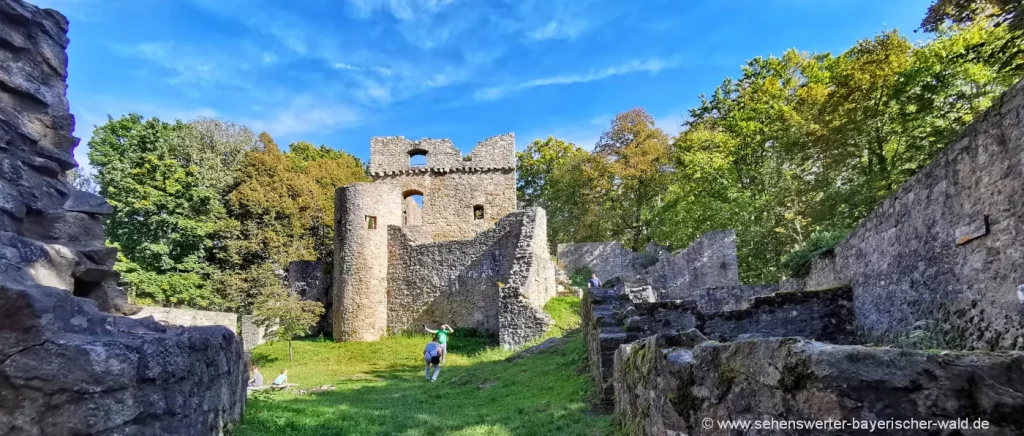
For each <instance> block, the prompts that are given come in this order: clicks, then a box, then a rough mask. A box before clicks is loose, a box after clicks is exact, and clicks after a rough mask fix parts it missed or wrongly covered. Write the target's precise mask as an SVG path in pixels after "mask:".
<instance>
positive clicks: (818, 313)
mask: <svg viewBox="0 0 1024 436" xmlns="http://www.w3.org/2000/svg"><path fill="white" fill-rule="evenodd" d="M766 288H767V287H766ZM627 291H628V288H623V287H621V286H620V287H619V288H618V289H597V290H594V289H590V290H588V291H587V293H586V294H585V297H584V302H583V304H582V305H581V309H580V312H581V320H580V323H581V328H582V329H583V331H584V335H585V337H586V341H587V349H588V351H587V353H588V358H589V363H590V372H591V374H592V377H593V378H594V380H595V381H596V383H597V384H598V386H599V387H600V389H599V398H600V399H602V400H603V401H609V400H610V399H611V389H612V386H611V376H612V368H613V366H612V365H613V362H614V356H615V350H617V349H618V348H619V346H621V345H623V344H628V343H630V342H633V341H636V340H639V339H641V338H645V337H648V336H653V335H658V334H672V333H677V332H680V331H685V330H689V329H696V330H697V331H699V332H701V333H702V334H704V335H706V336H707V337H708V338H710V339H712V340H716V341H723V342H727V341H735V340H740V339H747V338H754V337H790V336H799V337H804V338H808V339H814V340H819V341H825V342H830V343H835V344H852V343H854V342H855V340H856V333H857V328H856V320H855V316H854V313H853V295H852V291H851V290H850V288H849V287H841V288H836V289H830V290H821V291H808V292H777V293H775V294H771V295H767V296H759V297H754V298H749V299H744V300H742V301H744V302H743V303H740V302H731V303H728V304H724V305H721V306H718V307H721V308H736V309H735V310H711V311H704V310H702V308H701V305H702V303H699V302H698V301H694V300H670V301H657V302H637V303H634V302H632V301H631V299H630V295H629V293H628V292H627ZM705 307H706V306H705Z"/></svg>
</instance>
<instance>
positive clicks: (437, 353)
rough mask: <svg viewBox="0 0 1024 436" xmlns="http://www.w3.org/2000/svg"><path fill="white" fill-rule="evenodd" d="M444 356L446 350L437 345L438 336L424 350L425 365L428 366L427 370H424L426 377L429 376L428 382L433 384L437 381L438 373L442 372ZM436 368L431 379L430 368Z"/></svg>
mask: <svg viewBox="0 0 1024 436" xmlns="http://www.w3.org/2000/svg"><path fill="white" fill-rule="evenodd" d="M442 356H444V349H443V348H441V344H439V343H437V336H434V339H433V340H431V341H430V342H429V343H428V344H427V346H426V347H424V348H423V363H424V364H425V365H426V369H424V370H423V373H424V375H426V376H427V380H430V381H431V382H435V381H437V373H439V372H441V358H442ZM431 366H433V367H434V377H433V378H431V377H430V367H431Z"/></svg>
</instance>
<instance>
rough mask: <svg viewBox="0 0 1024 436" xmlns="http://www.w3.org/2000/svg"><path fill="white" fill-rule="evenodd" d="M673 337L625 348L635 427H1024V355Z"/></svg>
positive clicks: (635, 431)
mask: <svg viewBox="0 0 1024 436" xmlns="http://www.w3.org/2000/svg"><path fill="white" fill-rule="evenodd" d="M668 339H671V338H668ZM669 342H671V341H669V340H667V339H666V338H665V337H664V336H662V337H650V338H647V339H645V340H642V341H638V342H635V343H633V344H630V345H623V346H622V347H621V348H620V349H619V350H618V351H617V353H616V356H615V374H614V382H613V385H614V391H615V411H616V415H617V417H618V420H619V422H621V423H622V424H623V428H624V429H625V430H626V433H627V434H631V435H651V436H654V435H657V436H661V435H666V434H674V435H679V434H686V435H691V436H703V435H728V434H739V433H736V432H737V431H738V430H727V429H725V428H721V427H718V426H717V424H716V421H726V420H733V421H737V420H745V421H748V422H751V423H753V422H755V421H763V420H766V419H769V418H775V419H776V420H792V421H811V422H813V421H815V420H820V421H825V420H830V419H831V420H844V421H846V423H847V426H846V427H845V429H839V428H838V427H836V428H825V427H820V428H811V429H809V430H802V431H800V430H795V429H794V428H792V427H790V428H789V429H788V430H779V431H776V430H764V431H763V432H757V433H746V432H744V433H743V434H807V435H812V434H814V435H818V434H830V435H831V434H836V435H863V434H901V435H904V434H905V435H921V436H923V435H930V434H939V432H938V431H937V430H935V429H932V430H907V429H904V430H895V429H894V428H893V427H889V428H883V429H877V428H876V429H875V430H873V431H869V430H867V429H866V428H854V422H853V421H857V424H860V425H864V424H869V423H870V422H875V423H876V425H878V423H879V421H882V422H881V424H882V425H886V421H890V422H893V421H897V420H899V421H904V420H910V419H914V420H930V421H943V422H945V423H948V422H950V421H951V420H956V419H965V420H967V423H968V424H973V423H975V422H977V421H978V420H985V421H987V422H988V424H989V427H988V429H987V430H964V431H958V430H950V431H949V432H948V433H943V434H985V435H1005V436H1010V435H1019V434H1022V433H1024V415H1021V414H1020V413H1019V412H1018V411H1019V410H1022V408H1024V353H1005V354H993V353H984V354H980V353H979V354H973V353H952V354H939V353H931V352H926V351H909V350H899V349H892V348H867V347H860V346H843V345H830V344H824V343H820V342H813V341H808V340H803V339H797V338H784V339H777V338H776V339H756V340H748V341H739V342H732V343H716V342H700V343H699V344H697V345H695V346H694V345H683V346H679V345H670V344H669ZM675 342H680V341H675ZM708 420H710V421H708ZM708 423H710V424H711V425H710V426H709V425H707V424H708ZM888 425H890V426H891V425H894V424H888ZM961 428H962V427H961ZM968 428H969V427H968Z"/></svg>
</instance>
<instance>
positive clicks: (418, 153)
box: [409, 148, 427, 167]
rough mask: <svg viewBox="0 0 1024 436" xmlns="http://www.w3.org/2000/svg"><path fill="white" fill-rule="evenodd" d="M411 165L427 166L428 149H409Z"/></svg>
mask: <svg viewBox="0 0 1024 436" xmlns="http://www.w3.org/2000/svg"><path fill="white" fill-rule="evenodd" d="M409 166H411V167H424V166H427V151H426V150H424V149H422V148H414V149H412V150H409Z"/></svg>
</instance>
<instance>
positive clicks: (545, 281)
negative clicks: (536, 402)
mask: <svg viewBox="0 0 1024 436" xmlns="http://www.w3.org/2000/svg"><path fill="white" fill-rule="evenodd" d="M522 214H523V222H522V225H521V226H520V232H519V238H518V241H517V242H516V250H515V260H514V261H513V263H512V270H511V271H510V275H511V280H510V281H509V283H508V284H507V285H505V286H502V287H500V288H499V289H498V293H499V295H498V297H499V306H498V342H499V344H501V346H503V347H505V348H515V347H518V346H520V345H523V344H526V343H528V342H530V341H532V340H534V339H536V338H539V337H540V336H541V335H542V334H543V333H544V332H545V331H546V330H547V329H548V327H550V326H551V324H552V323H553V321H552V320H551V317H550V316H548V314H547V313H545V312H544V310H543V307H544V304H545V303H547V302H548V300H549V299H551V297H554V296H555V292H556V286H555V266H554V262H553V261H552V260H551V257H550V255H549V254H548V253H549V251H548V243H547V231H546V230H547V215H546V214H545V212H544V209H541V208H539V207H538V208H531V209H528V210H526V211H523V212H522Z"/></svg>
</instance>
